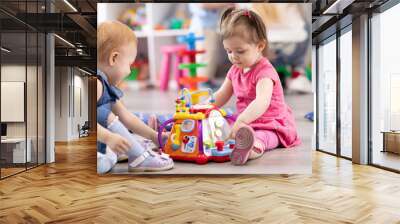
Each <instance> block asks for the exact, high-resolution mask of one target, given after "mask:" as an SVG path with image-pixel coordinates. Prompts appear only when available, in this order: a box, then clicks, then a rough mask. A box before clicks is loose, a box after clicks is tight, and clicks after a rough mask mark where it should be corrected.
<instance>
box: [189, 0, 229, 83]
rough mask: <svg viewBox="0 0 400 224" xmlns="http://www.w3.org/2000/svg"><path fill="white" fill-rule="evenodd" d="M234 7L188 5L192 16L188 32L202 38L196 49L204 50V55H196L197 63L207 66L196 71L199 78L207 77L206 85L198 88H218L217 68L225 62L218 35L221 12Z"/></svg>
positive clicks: (224, 5)
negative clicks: (216, 80) (216, 81)
mask: <svg viewBox="0 0 400 224" xmlns="http://www.w3.org/2000/svg"><path fill="white" fill-rule="evenodd" d="M232 6H234V3H190V4H189V11H190V12H191V15H192V20H191V24H190V27H189V29H190V31H192V32H194V33H195V34H196V35H198V36H204V41H198V42H197V46H196V48H197V49H199V50H205V53H204V54H199V55H197V58H196V60H197V61H198V62H199V63H205V64H207V66H206V67H204V68H199V69H198V74H199V76H206V77H208V81H207V82H206V83H202V84H200V88H211V89H216V88H218V86H217V84H216V83H215V81H214V80H215V77H216V73H217V70H218V67H219V66H221V64H223V63H224V62H225V61H227V57H226V54H220V52H224V51H225V50H224V49H223V46H222V44H221V37H220V34H219V22H220V19H221V14H222V12H223V11H224V10H225V9H227V8H229V7H232Z"/></svg>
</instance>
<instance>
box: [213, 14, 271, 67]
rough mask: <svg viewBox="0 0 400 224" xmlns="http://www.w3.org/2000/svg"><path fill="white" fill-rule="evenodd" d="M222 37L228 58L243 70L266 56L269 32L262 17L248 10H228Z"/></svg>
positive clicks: (223, 17) (221, 24) (222, 25)
mask: <svg viewBox="0 0 400 224" xmlns="http://www.w3.org/2000/svg"><path fill="white" fill-rule="evenodd" d="M220 29H221V35H222V40H223V44H224V48H225V50H226V52H227V53H228V58H229V60H230V61H231V62H232V64H235V65H237V66H239V67H241V68H248V67H251V66H252V65H254V64H255V63H256V62H257V61H258V60H259V59H260V58H261V57H262V56H266V52H267V47H268V39H267V31H266V27H265V24H264V22H263V21H262V19H261V17H260V16H259V15H257V14H256V13H255V12H253V11H251V10H247V9H234V8H230V9H227V10H226V11H225V12H224V13H223V15H222V18H221V23H220Z"/></svg>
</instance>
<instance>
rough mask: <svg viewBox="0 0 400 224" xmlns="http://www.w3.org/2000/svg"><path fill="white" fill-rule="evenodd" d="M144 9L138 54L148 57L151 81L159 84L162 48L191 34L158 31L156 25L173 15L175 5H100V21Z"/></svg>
mask: <svg viewBox="0 0 400 224" xmlns="http://www.w3.org/2000/svg"><path fill="white" fill-rule="evenodd" d="M137 7H144V8H145V14H146V26H144V27H143V29H142V30H135V34H136V36H137V37H138V40H139V43H138V45H139V46H138V54H143V55H146V56H147V57H148V61H149V73H150V81H151V83H153V84H156V83H157V76H158V73H159V71H160V67H161V65H160V64H161V57H160V56H161V55H162V53H161V46H163V45H169V44H176V43H177V41H176V38H177V36H180V35H186V34H188V33H189V30H187V29H176V30H156V29H154V27H156V24H159V23H161V22H162V21H164V20H165V19H166V18H168V16H169V15H170V14H171V13H170V12H171V10H173V9H174V8H173V7H174V5H173V4H170V3H157V4H154V3H146V4H144V3H112V4H107V3H99V4H98V16H97V18H98V21H97V23H101V22H103V21H105V20H118V17H119V16H120V15H121V14H122V13H123V12H124V11H126V10H127V9H129V8H137Z"/></svg>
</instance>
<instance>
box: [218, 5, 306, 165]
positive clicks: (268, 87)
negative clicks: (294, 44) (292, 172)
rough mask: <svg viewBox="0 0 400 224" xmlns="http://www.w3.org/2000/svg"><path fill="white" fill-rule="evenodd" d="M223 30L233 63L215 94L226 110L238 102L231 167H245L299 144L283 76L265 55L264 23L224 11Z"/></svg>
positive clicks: (234, 11) (248, 15)
mask: <svg viewBox="0 0 400 224" xmlns="http://www.w3.org/2000/svg"><path fill="white" fill-rule="evenodd" d="M220 28H221V34H222V39H223V45H224V48H225V49H226V52H227V54H228V57H229V60H230V61H231V62H232V64H233V65H232V67H231V68H230V70H229V71H228V74H227V77H226V78H225V81H224V83H223V84H222V86H221V87H220V89H219V90H218V91H217V92H216V93H215V100H216V101H215V104H216V106H218V107H222V106H223V105H225V104H226V103H227V102H228V101H229V99H230V98H231V96H232V95H234V96H235V97H236V98H237V102H236V107H237V113H236V114H235V117H236V121H235V122H234V124H233V126H232V133H231V135H232V137H234V138H235V140H236V146H235V148H234V150H233V151H232V155H231V161H232V163H233V164H235V165H242V164H245V163H246V162H247V160H248V159H255V158H259V157H260V156H261V155H262V154H263V153H264V152H265V151H267V150H270V149H274V148H277V147H278V146H281V147H293V146H296V145H299V144H300V143H301V141H300V138H299V136H298V134H297V130H296V125H295V122H294V118H293V114H292V111H291V109H290V108H289V106H288V105H287V104H286V103H285V99H284V95H283V89H282V85H281V82H280V80H279V76H278V74H277V72H276V71H275V69H274V67H273V66H272V65H271V63H270V62H269V61H268V59H267V58H266V57H265V55H266V54H265V52H266V50H267V47H268V40H267V31H266V27H265V25H264V23H263V22H262V19H261V18H260V17H259V16H258V15H257V14H256V13H255V12H253V11H250V10H247V9H233V8H230V9H228V10H226V11H225V12H224V13H223V15H222V18H221V24H220Z"/></svg>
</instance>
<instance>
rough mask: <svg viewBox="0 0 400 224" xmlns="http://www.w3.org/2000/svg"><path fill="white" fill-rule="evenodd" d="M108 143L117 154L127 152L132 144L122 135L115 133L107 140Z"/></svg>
mask: <svg viewBox="0 0 400 224" xmlns="http://www.w3.org/2000/svg"><path fill="white" fill-rule="evenodd" d="M106 144H107V145H108V147H110V149H111V150H113V151H114V152H115V153H116V154H117V155H120V154H125V153H126V152H127V151H128V150H129V149H130V148H131V144H130V143H129V141H128V140H126V139H125V138H124V137H122V136H121V135H118V134H114V133H112V135H111V136H110V137H109V140H108V141H107V142H106Z"/></svg>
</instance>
